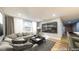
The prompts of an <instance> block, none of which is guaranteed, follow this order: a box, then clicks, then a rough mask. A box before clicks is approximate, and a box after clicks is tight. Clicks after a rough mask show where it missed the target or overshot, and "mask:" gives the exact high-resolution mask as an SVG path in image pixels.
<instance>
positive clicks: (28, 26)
mask: <svg viewBox="0 0 79 59" xmlns="http://www.w3.org/2000/svg"><path fill="white" fill-rule="evenodd" d="M23 25H24V31H32V22H31V21H27V20H23Z"/></svg>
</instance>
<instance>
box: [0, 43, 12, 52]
mask: <svg viewBox="0 0 79 59" xmlns="http://www.w3.org/2000/svg"><path fill="white" fill-rule="evenodd" d="M12 49H13V47H12V46H11V45H10V44H9V43H8V42H2V43H1V44H0V51H7V50H8V51H10V50H12Z"/></svg>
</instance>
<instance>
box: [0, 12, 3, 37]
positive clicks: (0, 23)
mask: <svg viewBox="0 0 79 59" xmlns="http://www.w3.org/2000/svg"><path fill="white" fill-rule="evenodd" d="M2 35H3V16H2V14H1V13H0V36H2Z"/></svg>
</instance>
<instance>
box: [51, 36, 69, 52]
mask: <svg viewBox="0 0 79 59" xmlns="http://www.w3.org/2000/svg"><path fill="white" fill-rule="evenodd" d="M67 50H68V41H67V38H66V37H63V38H61V40H59V41H57V42H56V43H55V45H54V47H53V48H52V49H51V51H67Z"/></svg>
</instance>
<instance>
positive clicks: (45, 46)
mask: <svg viewBox="0 0 79 59" xmlns="http://www.w3.org/2000/svg"><path fill="white" fill-rule="evenodd" d="M54 44H55V42H53V41H51V40H46V41H45V42H44V43H42V44H41V45H39V46H37V47H35V48H32V49H28V50H29V51H51V48H52V47H53V46H54ZM28 50H27V49H26V50H25V51H28Z"/></svg>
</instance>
